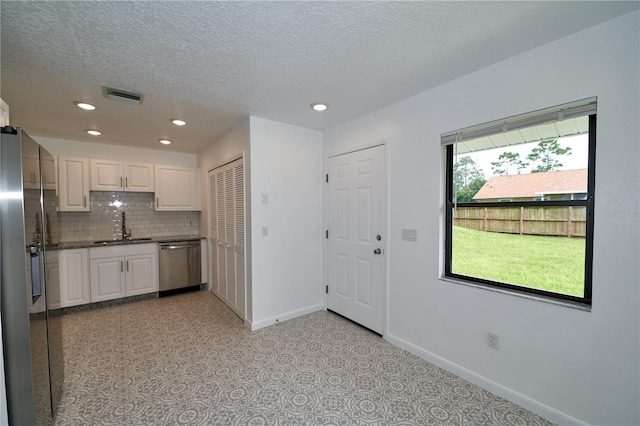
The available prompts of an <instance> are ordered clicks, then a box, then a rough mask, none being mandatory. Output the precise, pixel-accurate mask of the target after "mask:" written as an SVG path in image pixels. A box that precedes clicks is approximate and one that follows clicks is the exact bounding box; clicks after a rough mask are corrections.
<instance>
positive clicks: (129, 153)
mask: <svg viewBox="0 0 640 426" xmlns="http://www.w3.org/2000/svg"><path fill="white" fill-rule="evenodd" d="M30 136H31V137H32V138H33V139H34V140H35V141H36V142H38V143H39V144H40V145H42V146H43V147H44V148H45V149H46V150H47V151H49V152H50V153H51V154H53V155H56V156H64V157H82V158H98V159H100V160H117V161H124V160H127V161H131V162H138V163H152V164H164V165H171V166H178V167H196V155H195V154H185V153H180V152H171V151H163V150H160V149H147V148H134V147H129V146H123V145H108V144H103V143H96V142H85V141H72V140H67V139H56V138H49V137H45V136H37V135H35V136H34V135H30Z"/></svg>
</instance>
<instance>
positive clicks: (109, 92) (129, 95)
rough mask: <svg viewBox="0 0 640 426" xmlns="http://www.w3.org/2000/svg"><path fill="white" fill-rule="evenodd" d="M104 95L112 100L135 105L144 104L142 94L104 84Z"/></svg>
mask: <svg viewBox="0 0 640 426" xmlns="http://www.w3.org/2000/svg"><path fill="white" fill-rule="evenodd" d="M102 95H103V96H104V97H105V98H107V99H111V100H112V101H118V102H126V103H128V104H133V105H142V95H139V94H138V93H133V92H127V91H125V90H120V89H114V88H112V87H107V86H102Z"/></svg>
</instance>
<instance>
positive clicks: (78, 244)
mask: <svg viewBox="0 0 640 426" xmlns="http://www.w3.org/2000/svg"><path fill="white" fill-rule="evenodd" d="M205 238H206V237H203V236H200V235H171V236H166V237H147V238H132V239H131V240H104V241H67V242H62V243H57V244H47V246H46V247H47V250H70V249H80V248H92V247H109V246H123V245H131V244H155V243H174V242H177V241H188V240H203V239H205Z"/></svg>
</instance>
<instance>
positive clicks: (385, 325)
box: [321, 138, 391, 338]
mask: <svg viewBox="0 0 640 426" xmlns="http://www.w3.org/2000/svg"><path fill="white" fill-rule="evenodd" d="M379 146H382V147H383V148H384V161H383V164H384V171H383V182H384V188H382V195H383V196H382V203H383V218H382V223H383V226H384V229H383V235H385V238H384V241H383V243H384V244H382V250H383V253H384V259H383V268H384V272H383V283H382V285H383V290H382V337H383V338H384V337H385V336H386V335H387V333H388V331H389V255H390V254H391V253H390V251H389V247H390V245H389V240H390V235H389V229H390V228H391V227H390V224H389V217H390V214H389V198H390V194H389V188H390V177H389V164H390V161H389V157H390V155H389V140H388V139H386V138H385V139H379V140H377V141H373V142H370V143H364V144H355V145H354V146H352V147H350V148H344V149H342V147H339V148H338V149H336V150H334V151H331V150H330V151H329V152H325V155H324V158H323V162H322V163H323V164H322V167H323V177H322V178H323V179H325V176H326V175H327V173H328V161H329V158H333V157H339V156H341V155H345V154H351V153H353V152H358V151H364V150H366V149H370V148H375V147H379ZM322 204H323V209H322V233H323V234H324V232H325V231H326V230H327V229H328V217H329V193H328V184H327V182H325V184H324V185H323V186H322ZM322 244H323V259H322V282H323V285H322V288H321V292H322V307H323V309H324V310H325V311H326V310H327V309H328V297H327V293H326V287H325V286H327V285H328V283H329V277H328V275H329V264H328V262H327V260H328V258H329V244H328V239H327V238H323V240H322Z"/></svg>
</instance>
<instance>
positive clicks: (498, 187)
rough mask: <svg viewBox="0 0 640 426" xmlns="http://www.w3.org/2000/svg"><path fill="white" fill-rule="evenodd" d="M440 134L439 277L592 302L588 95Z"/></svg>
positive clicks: (591, 111) (592, 110)
mask: <svg viewBox="0 0 640 426" xmlns="http://www.w3.org/2000/svg"><path fill="white" fill-rule="evenodd" d="M441 139H442V144H443V146H444V149H445V150H446V208H445V212H446V213H445V245H444V246H445V256H444V262H445V265H444V276H445V277H448V278H452V279H455V280H456V281H463V282H470V283H474V284H479V285H484V286H490V287H500V288H503V289H508V290H512V291H515V292H520V293H522V292H524V293H532V294H536V295H539V296H543V297H547V298H553V299H560V300H565V301H572V302H577V303H580V304H584V305H591V265H592V257H593V203H594V187H595V140H596V98H591V99H586V100H582V101H578V102H573V103H570V104H565V105H560V106H556V107H552V108H548V109H545V110H540V111H535V112H532V113H528V114H523V115H519V116H515V117H510V118H506V119H503V120H498V121H495V122H491V123H486V124H483V125H479V126H474V127H469V128H465V129H461V130H457V131H453V132H449V133H445V134H443V135H442V136H441Z"/></svg>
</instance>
